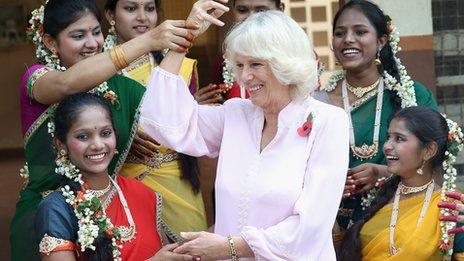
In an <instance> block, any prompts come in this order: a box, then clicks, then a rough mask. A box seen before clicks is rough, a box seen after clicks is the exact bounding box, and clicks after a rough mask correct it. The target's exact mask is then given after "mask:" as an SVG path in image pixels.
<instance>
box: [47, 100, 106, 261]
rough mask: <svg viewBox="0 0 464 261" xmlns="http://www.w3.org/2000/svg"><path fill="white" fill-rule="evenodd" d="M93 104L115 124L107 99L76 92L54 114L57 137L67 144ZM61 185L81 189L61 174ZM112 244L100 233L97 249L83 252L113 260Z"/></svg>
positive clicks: (95, 259) (94, 258) (91, 257)
mask: <svg viewBox="0 0 464 261" xmlns="http://www.w3.org/2000/svg"><path fill="white" fill-rule="evenodd" d="M91 106H97V107H100V108H102V109H103V110H104V111H105V112H106V114H107V117H108V119H110V120H111V124H112V125H113V126H114V123H113V114H112V112H111V107H110V104H109V102H108V101H107V100H106V99H104V98H102V97H100V96H98V95H96V94H92V93H85V92H84V93H76V94H73V95H70V96H68V97H66V98H64V99H63V100H62V101H61V103H60V104H59V105H58V107H57V108H56V111H55V114H54V123H55V137H56V138H57V139H58V140H59V141H61V142H62V143H63V144H66V135H67V134H68V132H69V129H70V128H71V126H72V124H73V122H75V121H76V119H78V117H79V115H80V114H81V113H82V111H83V110H84V109H86V108H88V107H91ZM60 185H61V186H65V185H68V186H69V187H70V189H71V190H72V191H73V192H74V195H77V192H78V191H80V190H81V185H80V184H79V183H77V182H75V181H73V180H70V179H68V178H66V177H64V176H61V184H60ZM111 244H112V242H111V238H109V237H108V235H107V234H106V233H105V232H103V233H100V234H99V235H98V237H97V238H96V239H95V241H94V243H93V245H94V246H95V250H91V249H86V251H85V252H83V253H82V254H84V255H86V256H87V258H88V260H89V261H99V260H113V254H112V250H111Z"/></svg>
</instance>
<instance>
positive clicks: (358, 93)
mask: <svg viewBox="0 0 464 261" xmlns="http://www.w3.org/2000/svg"><path fill="white" fill-rule="evenodd" d="M379 81H380V78H378V79H377V81H375V82H374V83H373V84H371V85H369V86H366V87H355V86H353V85H351V84H350V83H349V82H348V81H346V88H348V90H349V91H350V92H351V93H353V94H354V95H355V96H356V97H358V99H359V98H361V97H363V96H364V94H366V93H368V92H370V91H372V90H373V89H375V87H377V84H379Z"/></svg>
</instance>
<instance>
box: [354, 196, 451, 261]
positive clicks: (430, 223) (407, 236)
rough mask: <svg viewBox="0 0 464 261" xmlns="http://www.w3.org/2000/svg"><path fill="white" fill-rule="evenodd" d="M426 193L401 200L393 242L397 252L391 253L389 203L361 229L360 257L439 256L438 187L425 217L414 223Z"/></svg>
mask: <svg viewBox="0 0 464 261" xmlns="http://www.w3.org/2000/svg"><path fill="white" fill-rule="evenodd" d="M424 197H425V195H419V196H415V197H411V198H408V199H404V200H401V201H400V203H399V213H398V221H397V223H396V228H395V246H396V247H397V248H399V249H400V250H399V252H398V253H397V254H396V255H394V256H391V255H390V248H389V225H390V217H391V212H392V204H388V205H386V206H384V207H383V208H382V209H380V210H379V211H378V212H377V213H376V214H375V216H374V217H372V218H371V219H370V220H369V221H368V222H367V223H366V224H364V226H363V228H362V229H361V231H360V238H361V244H362V260H389V261H390V260H391V261H394V260H397V261H400V260H401V261H402V260H404V261H406V260H417V261H420V260H430V261H432V260H442V254H441V253H440V250H439V241H440V237H441V231H440V223H439V220H438V217H439V214H440V210H439V208H438V206H437V203H438V202H439V201H440V191H435V192H434V193H433V195H432V198H431V201H430V204H429V208H428V210H427V212H426V214H425V217H424V219H423V220H422V222H421V223H420V224H419V226H416V224H417V220H418V218H419V214H420V211H421V209H422V204H423V201H424Z"/></svg>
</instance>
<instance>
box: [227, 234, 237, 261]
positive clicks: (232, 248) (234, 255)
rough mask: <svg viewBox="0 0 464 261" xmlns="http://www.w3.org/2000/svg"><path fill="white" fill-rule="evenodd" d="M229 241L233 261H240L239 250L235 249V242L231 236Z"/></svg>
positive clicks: (228, 238) (228, 237)
mask: <svg viewBox="0 0 464 261" xmlns="http://www.w3.org/2000/svg"><path fill="white" fill-rule="evenodd" d="M227 240H228V241H229V254H230V257H231V259H232V261H239V260H238V257H237V249H235V243H234V240H233V239H232V237H231V236H230V235H228V236H227Z"/></svg>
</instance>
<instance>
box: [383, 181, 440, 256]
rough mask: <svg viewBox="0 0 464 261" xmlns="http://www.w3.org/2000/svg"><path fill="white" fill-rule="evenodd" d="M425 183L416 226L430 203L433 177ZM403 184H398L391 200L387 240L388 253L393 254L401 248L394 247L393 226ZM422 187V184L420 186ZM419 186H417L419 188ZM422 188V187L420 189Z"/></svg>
mask: <svg viewBox="0 0 464 261" xmlns="http://www.w3.org/2000/svg"><path fill="white" fill-rule="evenodd" d="M426 185H427V191H426V192H425V197H424V203H423V204H422V209H421V212H420V214H419V218H418V219H417V224H416V227H417V226H419V224H420V222H421V221H422V219H424V216H425V213H426V212H427V209H428V208H429V204H430V199H431V198H432V193H433V189H434V187H435V186H434V185H435V183H434V181H433V179H432V180H431V181H430V182H429V183H427V184H426ZM402 186H403V184H402V183H400V184H399V185H398V188H397V189H396V193H395V199H394V200H393V207H392V214H391V219H390V227H389V229H390V240H389V246H390V255H391V256H393V255H395V254H397V253H398V252H399V251H400V250H401V249H400V248H396V247H395V227H396V221H397V220H398V212H399V207H400V196H401V194H402V193H401V188H402ZM421 187H423V186H421ZM421 187H419V188H421ZM422 190H423V189H422Z"/></svg>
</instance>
